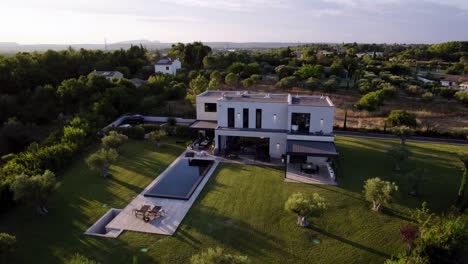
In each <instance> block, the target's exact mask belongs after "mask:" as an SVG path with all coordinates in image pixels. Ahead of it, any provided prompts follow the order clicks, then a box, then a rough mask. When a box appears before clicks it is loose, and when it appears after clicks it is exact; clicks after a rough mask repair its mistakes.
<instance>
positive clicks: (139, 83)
mask: <svg viewBox="0 0 468 264" xmlns="http://www.w3.org/2000/svg"><path fill="white" fill-rule="evenodd" d="M129 81H131V82H132V83H133V85H135V87H140V86H142V85H143V84H145V83H146V81H145V80H142V79H139V78H132V79H130V80H129Z"/></svg>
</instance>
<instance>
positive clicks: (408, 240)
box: [400, 225, 419, 255]
mask: <svg viewBox="0 0 468 264" xmlns="http://www.w3.org/2000/svg"><path fill="white" fill-rule="evenodd" d="M418 237H419V229H418V227H417V226H413V225H404V226H402V227H400V238H401V240H402V241H403V243H404V244H405V245H406V246H407V248H408V252H407V255H410V254H411V251H412V250H413V248H414V245H415V243H416V239H417V238H418Z"/></svg>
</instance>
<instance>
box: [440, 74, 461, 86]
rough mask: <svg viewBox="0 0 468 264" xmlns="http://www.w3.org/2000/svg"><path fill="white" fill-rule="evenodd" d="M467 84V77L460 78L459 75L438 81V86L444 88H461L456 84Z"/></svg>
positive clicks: (448, 76)
mask: <svg viewBox="0 0 468 264" xmlns="http://www.w3.org/2000/svg"><path fill="white" fill-rule="evenodd" d="M465 82H468V77H464V76H460V75H447V76H445V77H444V78H443V79H441V80H440V84H441V85H442V86H445V87H451V88H460V89H461V88H462V87H461V85H460V86H459V85H458V84H459V83H461V84H463V83H465Z"/></svg>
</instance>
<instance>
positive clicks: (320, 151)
mask: <svg viewBox="0 0 468 264" xmlns="http://www.w3.org/2000/svg"><path fill="white" fill-rule="evenodd" d="M287 153H288V154H299V155H307V156H319V157H322V156H323V157H332V156H338V152H336V147H335V143H333V142H322V141H304V140H288V146H287Z"/></svg>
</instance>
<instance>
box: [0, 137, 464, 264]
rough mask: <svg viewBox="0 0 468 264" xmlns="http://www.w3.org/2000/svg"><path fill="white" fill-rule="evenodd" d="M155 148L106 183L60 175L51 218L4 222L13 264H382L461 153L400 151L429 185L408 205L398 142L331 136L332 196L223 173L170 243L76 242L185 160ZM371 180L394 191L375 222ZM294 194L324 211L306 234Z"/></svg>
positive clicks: (423, 147) (78, 168)
mask: <svg viewBox="0 0 468 264" xmlns="http://www.w3.org/2000/svg"><path fill="white" fill-rule="evenodd" d="M163 142H164V143H165V144H163V146H162V147H161V149H158V150H156V149H155V148H154V147H153V145H152V144H149V143H147V142H144V141H131V142H129V143H127V144H126V145H125V146H124V147H123V149H122V155H121V157H120V158H119V160H118V161H117V163H116V165H114V166H112V178H110V179H103V178H101V177H99V176H97V175H96V173H92V172H90V171H89V170H88V168H87V167H86V166H85V164H84V162H83V158H79V159H77V160H76V161H75V162H74V163H73V164H71V166H70V169H69V170H68V171H66V172H65V173H64V174H63V177H62V185H61V187H60V189H59V191H58V193H57V194H56V195H55V196H54V198H53V200H52V201H51V213H50V215H49V216H47V217H37V216H34V215H33V214H32V213H31V212H30V211H28V210H26V209H25V208H22V209H20V210H16V211H13V212H10V213H9V214H8V215H5V216H2V220H0V231H8V232H10V233H12V234H15V235H16V236H17V238H18V241H19V248H18V250H17V254H16V257H17V259H18V261H19V262H22V263H32V262H35V263H61V262H63V261H64V260H66V259H67V258H69V257H70V256H71V255H73V254H74V253H75V252H79V253H81V254H83V255H85V256H88V257H91V258H94V259H96V260H98V261H100V262H102V263H131V261H132V259H133V257H135V256H136V257H137V258H138V261H139V262H138V263H148V262H157V263H187V262H188V260H189V259H190V257H191V256H192V255H193V254H195V253H198V252H199V251H201V250H204V249H206V248H208V247H215V246H220V247H223V248H226V249H227V250H228V251H229V252H234V253H240V254H244V255H248V256H249V257H250V258H251V259H252V260H253V262H255V263H310V262H314V263H382V262H383V260H384V259H385V258H388V257H389V256H390V255H392V254H397V253H400V252H403V250H404V247H403V245H402V243H401V242H400V238H399V235H398V228H399V227H400V226H401V225H402V224H403V223H405V222H406V221H409V220H410V219H409V211H410V208H414V207H417V206H419V205H420V203H421V201H422V200H423V199H424V200H427V201H428V202H429V205H430V206H431V208H433V209H435V210H442V209H444V208H446V207H447V206H448V205H450V204H451V203H452V202H453V201H454V199H455V195H456V190H457V187H458V183H459V179H460V177H461V171H460V168H461V163H460V162H458V160H457V159H456V156H455V155H454V154H452V153H453V152H456V151H459V150H460V149H461V148H462V147H456V146H450V145H436V144H428V143H408V147H410V149H411V150H412V151H413V153H414V155H413V156H412V157H411V159H410V161H409V162H408V163H407V164H406V165H405V166H404V168H403V169H405V170H410V169H411V168H415V167H425V168H427V178H428V179H427V180H426V181H425V182H424V184H423V186H422V188H421V190H422V197H420V198H411V197H409V196H408V195H407V192H408V183H407V180H406V178H405V176H404V174H401V175H397V174H395V173H394V172H393V166H392V162H391V160H389V159H388V157H387V155H386V153H385V151H386V149H388V148H389V147H390V146H391V145H392V144H396V142H393V141H386V140H369V139H358V138H349V137H338V138H337V141H336V144H337V147H338V151H339V152H340V154H341V157H340V162H339V163H340V169H339V171H338V175H339V184H340V185H339V186H338V187H330V186H313V185H306V184H298V183H285V182H284V181H283V176H284V172H283V170H282V169H280V168H270V167H259V166H247V165H234V164H221V165H220V166H219V167H218V168H217V170H216V172H215V173H214V175H213V176H212V178H211V179H210V181H209V182H208V184H207V185H206V186H205V188H204V189H203V191H202V193H201V194H200V195H199V197H198V199H197V201H196V202H195V204H194V206H193V207H192V208H191V210H190V211H189V213H188V215H187V216H186V218H185V219H184V221H183V222H182V224H181V225H180V226H179V229H178V231H177V232H176V234H175V235H174V236H171V237H165V236H157V235H150V234H141V233H135V232H124V233H123V234H122V235H121V236H120V237H119V238H118V239H109V238H97V237H91V236H85V235H83V234H82V233H83V232H84V231H85V230H86V229H87V228H88V227H89V226H90V225H92V224H93V223H94V221H96V220H97V219H98V218H99V217H101V216H102V214H104V213H105V212H106V211H107V210H108V209H109V207H115V208H123V207H124V206H125V205H126V204H127V203H128V202H129V201H130V200H131V199H132V197H134V196H135V195H136V194H137V193H139V192H140V191H141V190H142V189H143V188H144V187H146V185H147V184H148V183H149V182H150V181H151V180H152V179H153V178H154V177H156V176H157V175H158V174H159V172H161V171H162V170H163V169H164V168H165V167H166V166H167V165H168V164H169V163H170V162H172V160H173V159H174V158H175V157H176V156H177V155H178V154H180V153H181V152H182V151H183V146H181V145H177V144H175V143H174V142H175V140H174V139H164V140H163ZM465 148H466V147H465ZM377 176H379V177H382V178H385V179H391V180H393V181H395V182H396V183H397V184H398V185H399V186H400V189H401V191H400V192H399V193H398V194H397V197H396V199H395V203H394V204H393V205H392V206H391V208H390V210H387V211H386V212H385V213H382V214H376V213H374V212H372V211H371V210H370V209H369V208H370V204H369V203H368V202H366V201H364V199H363V196H362V185H363V181H364V180H365V179H366V178H370V177H377ZM298 191H300V192H305V193H312V192H318V193H320V194H321V195H322V196H324V197H325V198H326V199H327V201H328V202H329V209H328V210H327V211H326V213H325V214H324V215H323V217H321V218H312V219H311V220H312V226H311V227H310V228H307V229H305V228H300V227H298V226H296V224H295V222H296V217H295V216H294V215H293V214H291V213H289V212H286V211H285V210H284V202H285V201H286V199H287V197H288V196H289V195H291V194H292V193H294V192H298ZM103 204H107V207H103ZM313 241H316V242H319V243H318V244H315V243H313ZM142 248H145V249H147V252H141V249H142Z"/></svg>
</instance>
